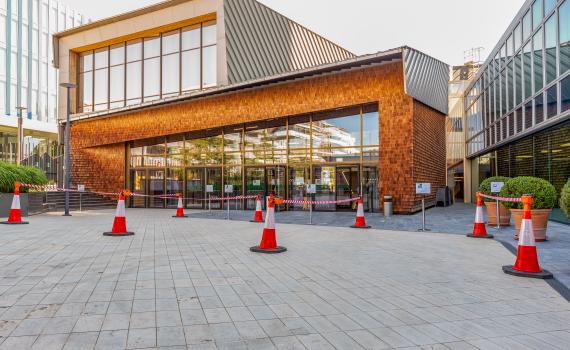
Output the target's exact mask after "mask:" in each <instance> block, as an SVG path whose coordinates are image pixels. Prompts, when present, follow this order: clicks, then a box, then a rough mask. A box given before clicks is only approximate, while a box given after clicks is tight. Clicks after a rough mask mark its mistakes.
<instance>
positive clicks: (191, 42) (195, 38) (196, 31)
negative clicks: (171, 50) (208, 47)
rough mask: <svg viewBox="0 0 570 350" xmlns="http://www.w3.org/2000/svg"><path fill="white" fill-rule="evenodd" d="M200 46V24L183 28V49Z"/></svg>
mask: <svg viewBox="0 0 570 350" xmlns="http://www.w3.org/2000/svg"><path fill="white" fill-rule="evenodd" d="M199 47H200V25H197V26H193V27H187V28H183V29H182V50H189V49H196V48H199Z"/></svg>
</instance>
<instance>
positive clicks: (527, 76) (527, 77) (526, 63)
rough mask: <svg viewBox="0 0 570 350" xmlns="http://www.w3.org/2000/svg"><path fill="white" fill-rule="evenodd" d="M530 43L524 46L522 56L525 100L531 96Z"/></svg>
mask: <svg viewBox="0 0 570 350" xmlns="http://www.w3.org/2000/svg"><path fill="white" fill-rule="evenodd" d="M530 45H531V43H530V42H529V43H528V44H526V45H525V47H524V56H523V68H524V98H525V99H527V98H529V97H530V96H531V95H532V61H531V57H532V53H531V47H530Z"/></svg>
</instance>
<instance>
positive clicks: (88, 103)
mask: <svg viewBox="0 0 570 350" xmlns="http://www.w3.org/2000/svg"><path fill="white" fill-rule="evenodd" d="M216 46H217V41H216V22H215V21H214V22H204V23H201V24H197V25H193V26H189V27H184V28H181V29H177V30H173V31H169V32H165V33H160V34H157V35H155V36H151V37H145V38H141V39H136V40H131V41H127V42H123V43H119V44H115V45H112V46H108V47H103V48H99V49H96V50H91V51H86V52H83V53H81V55H80V58H79V67H80V69H79V84H80V89H79V100H80V103H79V106H80V107H79V112H80V113H86V112H92V111H100V110H107V109H112V108H120V107H124V106H130V105H136V104H140V103H143V102H149V101H154V100H158V99H161V98H167V97H172V96H178V95H180V94H183V93H186V92H190V91H193V90H200V89H204V88H208V87H213V86H216V83H217V75H216V67H217V58H216V50H217V47H216Z"/></svg>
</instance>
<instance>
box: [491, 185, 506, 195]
mask: <svg viewBox="0 0 570 350" xmlns="http://www.w3.org/2000/svg"><path fill="white" fill-rule="evenodd" d="M503 186H505V183H504V182H491V193H499V192H501V188H503Z"/></svg>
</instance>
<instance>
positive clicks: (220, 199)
mask: <svg viewBox="0 0 570 350" xmlns="http://www.w3.org/2000/svg"><path fill="white" fill-rule="evenodd" d="M255 198H257V195H255V196H254V195H250V196H235V197H223V198H222V197H212V198H210V200H211V201H227V200H240V199H255ZM182 199H194V200H197V201H207V200H208V199H207V198H206V199H195V198H182Z"/></svg>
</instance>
